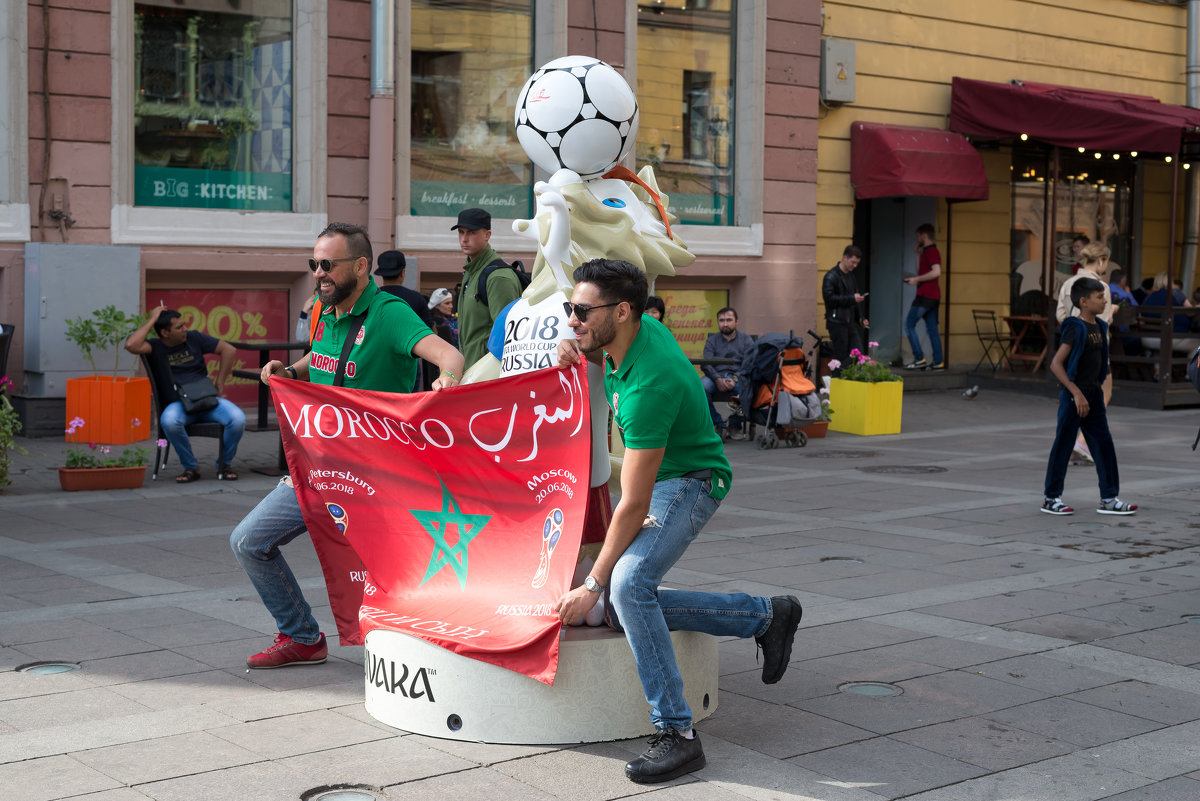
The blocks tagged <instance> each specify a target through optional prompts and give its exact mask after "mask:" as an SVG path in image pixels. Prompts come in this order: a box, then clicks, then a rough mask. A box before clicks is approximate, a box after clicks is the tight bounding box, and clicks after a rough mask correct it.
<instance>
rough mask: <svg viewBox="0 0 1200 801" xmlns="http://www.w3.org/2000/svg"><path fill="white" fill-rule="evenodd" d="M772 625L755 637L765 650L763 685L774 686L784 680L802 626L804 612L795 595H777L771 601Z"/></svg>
mask: <svg viewBox="0 0 1200 801" xmlns="http://www.w3.org/2000/svg"><path fill="white" fill-rule="evenodd" d="M771 609H772V610H773V613H774V614H773V615H772V617H771V625H770V626H769V627H767V630H766V631H765V632H764V633H763V635H762V636H761V637H755V638H754V641H755V642H756V643H758V645H759V647H760V648H762V650H763V670H762V680H763V684H774V683H775V682H777V681H779V680H780V679H782V678H783V674H784V673H785V672H786V671H787V669H788V662H789V661H790V660H791V658H792V640H793V639H795V637H796V629H797V628H798V627H799V626H800V617H801V616H802V615H803V614H804V610H803V609H802V608H801V607H800V600H799V599H798V598H796V596H794V595H776V596H775V597H773V598H772V599H771Z"/></svg>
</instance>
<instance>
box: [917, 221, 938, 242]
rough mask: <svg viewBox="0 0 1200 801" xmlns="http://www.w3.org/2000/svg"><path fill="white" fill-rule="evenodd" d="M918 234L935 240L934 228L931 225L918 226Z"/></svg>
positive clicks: (922, 224)
mask: <svg viewBox="0 0 1200 801" xmlns="http://www.w3.org/2000/svg"><path fill="white" fill-rule="evenodd" d="M917 233H918V234H925V236H927V237H929V238H930V239H933V235H934V230H933V226H932V225H930V224H929V223H921V224H920V225H918V226H917Z"/></svg>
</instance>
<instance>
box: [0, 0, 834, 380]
mask: <svg viewBox="0 0 1200 801" xmlns="http://www.w3.org/2000/svg"><path fill="white" fill-rule="evenodd" d="M593 8H596V9H597V14H598V16H599V19H598V20H596V21H595V23H594V22H593V19H592V13H593V12H592V9H593ZM767 17H768V19H767V26H766V31H767V34H766V42H765V43H764V44H765V49H766V86H765V109H766V113H765V114H764V117H763V120H762V126H763V136H764V149H763V160H764V175H765V180H764V182H763V185H762V203H763V217H762V223H763V239H764V244H763V252H762V256H761V257H730V258H725V257H713V256H700V257H699V258H698V259H697V261H696V263H695V265H693V266H692V267H690V268H688V269H687V270H686V271H685V272H684V273H683V274H682V275H680V276H677V277H676V278H674V279H670V280H669V281H667V280H664V282H663V284H664V285H665V287H670V288H703V289H714V288H720V289H728V290H729V291H730V293H731V301H732V303H733V305H734V306H736V307H738V308H739V309H740V310H741V315H742V319H743V328H744V329H746V330H749V331H752V332H762V331H767V330H785V331H786V330H789V329H794V330H796V331H803V330H805V329H807V328H810V327H813V326H814V325H815V323H816V310H817V298H816V287H817V285H818V282H817V281H816V280H815V278H816V272H817V269H818V267H817V265H816V263H815V260H814V259H815V242H816V177H817V175H816V147H817V120H816V114H817V107H818V104H817V63H818V59H817V53H818V50H819V39H820V27H819V26H820V4H819V3H815V2H795V1H794V0H770V2H768V5H767ZM593 24H596V25H598V28H599V35H598V40H599V56H600V58H602V59H604V60H606V61H609V62H610V63H613V64H614V65H617V66H619V67H620V66H623V65H624V60H625V35H624V27H625V16H624V7H623V4H619V3H599V4H594V3H591V2H589V1H588V0H571V2H570V5H569V10H568V43H569V44H568V46H569V50H570V52H578V53H584V54H591V53H592V52H593V50H595V49H596V48H595V42H596V38H597V37H596V35H595V33H594V31H593ZM49 30H50V48H49V54H48V61H47V62H46V64H45V68H46V70H47V72H48V74H49V87H48V88H49V109H50V140H51V142H52V144H51V147H50V170H49V177H50V178H52V179H54V178H61V179H64V180H65V182H66V186H67V200H68V202H69V208H70V215H71V217H72V218H73V220H74V224H73V225H71V226H70V227H69V228H67V229H66V231H65V236H64V234H63V233H62V232H60V230H59V228H58V227H57V226H56V225H55V224H54V222H53V220H50V219H49V218H48V217H45V216H43V218H42V223H43V225H42V227H41V229H40V230H39V225H38V222H39V221H38V219H37V207H38V201H39V196H40V192H41V187H42V182H43V158H44V154H45V141H46V123H45V114H44V112H43V108H44V103H45V95H44V86H43V79H42V75H43V51H42V41H43V9H42V4H41V2H40V0H32V1H31V2H29V5H28V75H29V79H28V84H29V87H28V91H29V98H28V110H29V111H28V114H29V141H28V158H29V195H30V198H29V203H30V207H31V217H32V218H33V225H32V231H31V237H30V238H31V241H34V242H37V241H46V242H62V241H66V242H70V243H74V244H109V243H111V242H112V233H111V214H112V208H113V191H112V166H113V165H112V159H113V158H119V157H120V155H119V154H114V153H113V148H112V122H113V120H112V103H111V99H112V98H111V95H112V69H113V65H112V54H111V53H110V47H111V45H110V42H111V40H112V31H111V19H110V3H109V2H108V0H51V2H50V5H49ZM369 37H370V2H369V0H329V20H328V52H327V58H328V86H327V102H328V113H327V118H326V125H327V129H326V135H327V158H326V162H325V165H324V166H325V168H326V170H327V172H326V182H327V198H326V205H327V212H328V217H329V219H330V220H345V221H352V222H358V223H361V224H365V223H366V221H367V169H368V162H367V155H368V144H369V119H368V110H369V109H368V103H369V95H370V74H369V73H370V40H369ZM739 44H740V46H743V47H745V46H754V45H748V44H747V43H745V42H740V43H739ZM397 113H398V114H406V113H408V110H407V109H397ZM311 247H312V243H311V242H308V241H298V242H296V245H295V247H294V248H279V247H268V248H253V247H228V246H222V245H221V244H220V232H219V231H214V232H213V244H211V245H208V246H203V247H197V246H168V245H144V246H142V249H141V261H142V268H143V269H142V275H143V282H144V287H145V288H147V289H154V288H163V289H167V288H181V287H196V286H201V287H207V286H219V287H226V288H237V287H246V288H289V289H291V290H292V301H293V302H292V306H293V307H294V308H297V309H298V308H299V305H300V303H301V302H302V301H303V297H304V296H305V295H306V293H307V292H308V291H309V289H310V287H311V283H310V282H311V278H310V277H309V273H308V270H307V268H306V266H305V265H304V259H305V258H306V257H307V255H308V254H309V253H310V252H311ZM23 252H24V245H23V243H7V242H6V243H0V319H3V320H4V321H5V322H13V323H15V324H16V325H17V327H18V335H17V341H16V342H15V343H14V346H13V349H12V354H11V356H10V359H9V368H8V373H9V375H10V376H12V377H13V378H14V380H15V381H17V382H18V390H20V386H19V385H20V381H21V376H22V369H23V368H22V356H21V348H22V341H21V338H20V329H21V326H22V324H23V322H24V321H23V317H24V313H23V304H24V299H23V294H24V275H23V271H24V258H23ZM412 255H416V256H417V257H418V261H419V265H420V270H421V274H422V277H421V286H422V289H425V290H426V291H428V290H429V289H432V288H433V287H435V286H447V285H453V284H454V282H455V281H457V279H458V277H459V276H460V272H461V265H462V257H461V254H460V253H459V252H457V251H439V252H415V253H413V254H412Z"/></svg>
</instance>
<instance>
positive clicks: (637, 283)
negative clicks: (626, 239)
mask: <svg viewBox="0 0 1200 801" xmlns="http://www.w3.org/2000/svg"><path fill="white" fill-rule="evenodd" d="M574 278H575V283H577V284H579V283H587V284H593V285H595V287H596V288H597V289H599V290H600V297H601V298H603V299H604V300H605V302H608V303H628V304H629V310H630V311H631V312H632V313H633V316H634V317H635V318H640V317H641V316H642V312H643V311H645V310H646V298H647V297H649V295H650V283H649V282H648V281H647V280H646V274H645V273H644V272H642V271H641V270H639V269H638V268H637V267H634V266H633V265H632V264H630V263H629V262H627V261H621V260H619V259H592V260H591V261H585V262H584V263H583V264H581V265H579V266H578V267H576V268H575V275H574Z"/></svg>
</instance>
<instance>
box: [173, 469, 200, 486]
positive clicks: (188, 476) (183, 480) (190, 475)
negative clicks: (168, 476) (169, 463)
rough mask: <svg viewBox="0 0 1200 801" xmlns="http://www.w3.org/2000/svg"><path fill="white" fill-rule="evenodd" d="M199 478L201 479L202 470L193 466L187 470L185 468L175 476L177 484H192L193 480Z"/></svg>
mask: <svg viewBox="0 0 1200 801" xmlns="http://www.w3.org/2000/svg"><path fill="white" fill-rule="evenodd" d="M199 480H200V471H198V470H196V469H195V468H192V467H189V468H188V469H187V470H184V471H183V472H182V473H180V474H179V475H177V476H175V483H176V484H191V483H192V482H193V481H199Z"/></svg>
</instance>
